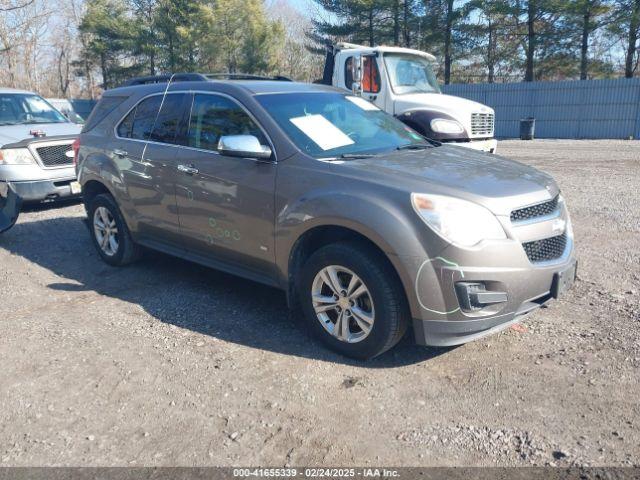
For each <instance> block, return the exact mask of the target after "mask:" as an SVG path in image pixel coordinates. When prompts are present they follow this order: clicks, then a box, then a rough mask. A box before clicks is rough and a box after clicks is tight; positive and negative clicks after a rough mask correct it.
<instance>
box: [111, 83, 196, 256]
mask: <svg viewBox="0 0 640 480" xmlns="http://www.w3.org/2000/svg"><path fill="white" fill-rule="evenodd" d="M189 98H190V95H189V94H187V93H169V94H167V95H166V96H165V95H164V94H155V95H152V96H150V97H147V98H145V99H143V100H142V101H141V102H140V103H138V105H137V106H136V107H135V108H134V109H133V110H132V111H131V112H130V113H129V114H128V115H127V116H126V117H125V118H124V120H123V121H122V122H121V123H120V125H119V126H118V136H119V137H121V138H122V139H124V143H125V144H126V145H123V150H119V151H116V152H114V153H115V154H116V155H118V156H120V157H121V159H122V160H123V161H124V160H125V159H126V161H127V162H128V165H127V168H122V169H121V171H122V172H123V176H124V177H125V178H124V184H125V185H126V186H127V190H128V195H129V197H130V200H131V204H132V206H133V212H132V218H133V219H134V221H135V222H136V226H137V234H138V236H139V237H140V238H141V239H142V240H144V241H146V242H151V243H165V244H167V243H168V244H172V245H179V244H180V240H181V232H180V225H179V221H178V212H177V205H176V198H175V180H176V178H175V177H176V174H177V165H178V153H179V146H178V145H177V144H176V143H177V140H176V139H177V138H182V135H179V134H178V131H179V130H180V128H182V127H183V123H182V122H183V119H184V116H185V113H186V111H187V110H186V109H187V107H188V99H189ZM124 149H126V150H124ZM132 152H134V153H135V154H132Z"/></svg>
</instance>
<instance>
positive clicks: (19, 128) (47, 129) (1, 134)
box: [0, 123, 82, 146]
mask: <svg viewBox="0 0 640 480" xmlns="http://www.w3.org/2000/svg"><path fill="white" fill-rule="evenodd" d="M81 129H82V126H81V125H76V124H75V123H37V124H24V125H0V146H3V145H7V144H9V143H17V142H20V141H21V140H25V139H32V138H34V137H33V135H31V134H30V133H29V132H30V131H32V130H40V131H43V132H44V133H45V134H46V135H47V137H55V136H59V135H77V134H79V133H80V130H81ZM40 140H43V139H42V138H40Z"/></svg>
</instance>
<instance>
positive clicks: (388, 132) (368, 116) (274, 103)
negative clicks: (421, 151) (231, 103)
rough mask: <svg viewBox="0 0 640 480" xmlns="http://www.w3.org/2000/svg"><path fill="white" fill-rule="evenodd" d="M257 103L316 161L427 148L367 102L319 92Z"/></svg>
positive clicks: (269, 97) (261, 97)
mask: <svg viewBox="0 0 640 480" xmlns="http://www.w3.org/2000/svg"><path fill="white" fill-rule="evenodd" d="M256 99H257V100H258V102H260V104H261V105H262V106H263V107H264V108H265V109H266V110H267V112H268V113H269V114H270V115H271V116H272V117H273V119H274V120H275V121H276V122H277V123H278V125H279V126H280V127H281V128H282V129H283V130H284V131H285V133H286V134H287V135H288V136H289V138H290V139H291V140H292V141H293V142H294V143H295V144H296V146H297V147H298V148H299V149H300V150H302V151H303V152H306V153H308V154H309V155H311V156H313V157H316V158H333V157H340V156H343V155H344V156H349V155H356V154H375V153H380V152H384V151H389V150H394V149H396V148H398V147H402V146H405V145H412V144H415V145H423V144H424V143H425V140H424V138H422V137H421V136H420V135H419V134H417V133H416V132H415V131H413V130H412V129H410V128H409V127H407V126H406V125H404V124H403V123H402V122H400V121H399V120H396V119H395V118H394V117H392V116H391V115H388V114H386V113H384V112H382V111H381V110H379V109H378V108H377V107H376V106H375V105H373V104H371V103H370V102H368V101H367V100H365V99H363V98H361V97H354V96H351V95H344V94H341V93H324V92H316V93H290V94H289V93H287V94H269V95H257V96H256Z"/></svg>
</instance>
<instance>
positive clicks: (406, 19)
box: [402, 0, 411, 48]
mask: <svg viewBox="0 0 640 480" xmlns="http://www.w3.org/2000/svg"><path fill="white" fill-rule="evenodd" d="M403 10H404V12H403V13H404V18H403V32H402V33H403V37H404V38H403V39H404V46H405V47H407V48H409V47H410V45H411V37H410V33H409V0H404V3H403Z"/></svg>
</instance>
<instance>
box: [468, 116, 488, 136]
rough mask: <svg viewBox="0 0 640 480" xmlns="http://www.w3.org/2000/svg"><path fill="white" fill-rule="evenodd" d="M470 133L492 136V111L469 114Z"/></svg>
mask: <svg viewBox="0 0 640 480" xmlns="http://www.w3.org/2000/svg"><path fill="white" fill-rule="evenodd" d="M471 135H484V136H487V137H492V136H493V113H472V114H471Z"/></svg>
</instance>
